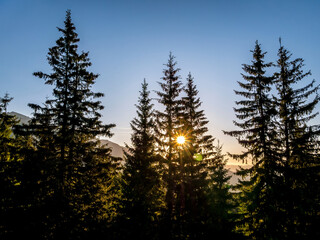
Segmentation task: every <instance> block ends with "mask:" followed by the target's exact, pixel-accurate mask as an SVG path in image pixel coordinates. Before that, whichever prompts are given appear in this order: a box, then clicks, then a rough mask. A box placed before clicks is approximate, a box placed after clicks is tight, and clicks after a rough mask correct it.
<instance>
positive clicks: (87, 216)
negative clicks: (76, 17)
mask: <svg viewBox="0 0 320 240" xmlns="http://www.w3.org/2000/svg"><path fill="white" fill-rule="evenodd" d="M58 30H59V32H61V33H62V36H61V37H60V38H59V39H58V40H57V41H56V45H55V46H54V47H52V48H50V49H49V53H48V57H47V59H48V62H49V65H50V66H51V67H52V73H50V74H46V73H43V72H36V73H34V75H35V76H37V77H39V78H42V79H44V80H45V84H48V85H53V86H54V89H53V98H52V99H47V100H46V102H45V104H44V106H43V107H41V106H39V105H36V104H30V105H29V106H30V107H31V108H32V109H33V110H34V117H33V119H32V122H31V124H30V126H28V127H26V128H25V129H26V130H25V131H27V133H28V134H31V135H32V136H34V147H35V152H34V153H29V154H28V156H27V157H28V159H29V160H28V161H27V164H26V165H29V166H30V168H31V169H32V170H34V169H35V166H37V167H39V169H36V171H37V174H36V175H39V178H40V179H34V178H31V179H30V184H31V183H34V182H35V181H40V183H41V184H39V185H35V186H33V187H34V188H35V189H34V191H38V192H40V194H42V196H40V197H37V199H36V200H35V202H34V205H35V206H32V209H37V208H38V209H37V210H39V208H41V209H46V210H45V211H44V212H43V213H42V214H44V216H43V217H44V219H45V220H44V222H42V221H40V222H42V223H43V225H44V226H43V227H44V228H46V229H47V232H45V233H44V234H45V235H46V236H45V237H47V238H64V239H68V238H72V239H74V238H76V237H79V236H80V235H81V237H82V238H86V237H88V236H89V234H90V233H92V232H101V231H102V229H99V228H101V227H102V228H104V225H105V224H106V222H107V221H109V220H110V219H111V218H112V217H113V215H114V210H112V209H114V201H115V199H113V198H114V197H113V196H115V195H116V194H114V193H112V192H110V191H113V189H114V186H113V185H112V179H113V176H112V175H114V174H116V168H115V167H116V166H115V164H114V163H112V161H111V157H110V149H109V148H107V147H105V146H101V144H100V143H99V141H98V139H97V137H98V136H107V137H110V136H111V135H112V134H111V132H110V129H111V128H112V127H113V126H114V125H113V124H109V125H104V124H102V122H101V120H100V117H101V114H100V113H99V111H101V110H102V109H103V106H102V105H101V102H100V101H99V100H96V99H99V98H101V97H103V94H102V93H95V92H93V91H92V85H93V84H94V83H95V80H96V79H97V77H98V75H97V74H94V73H92V72H89V71H88V67H90V66H91V62H90V60H89V58H88V52H82V53H81V54H79V53H78V46H77V43H78V42H79V38H78V35H77V33H76V32H75V27H74V24H73V23H72V21H71V13H70V11H67V14H66V19H65V22H64V28H58ZM39 163H40V164H39ZM31 185H32V184H31ZM37 187H38V188H37ZM110 189H111V190H110ZM31 192H32V191H31ZM42 199H46V201H42ZM44 203H45V204H44ZM42 237H44V236H42Z"/></svg>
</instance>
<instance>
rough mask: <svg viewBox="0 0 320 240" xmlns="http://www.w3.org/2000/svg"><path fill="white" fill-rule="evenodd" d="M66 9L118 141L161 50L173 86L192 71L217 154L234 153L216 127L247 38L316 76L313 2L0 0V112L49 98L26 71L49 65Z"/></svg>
mask: <svg viewBox="0 0 320 240" xmlns="http://www.w3.org/2000/svg"><path fill="white" fill-rule="evenodd" d="M67 9H70V10H71V17H72V20H73V22H74V24H75V26H76V32H77V33H78V35H79V38H80V42H79V50H80V51H86V52H87V51H89V57H90V59H91V62H92V66H91V67H90V70H91V71H92V72H94V73H98V74H99V75H100V76H99V78H98V79H97V82H96V84H95V86H94V90H95V91H100V92H103V93H104V94H105V97H104V98H103V99H102V103H103V105H104V106H105V109H104V110H103V111H102V115H103V117H102V120H103V122H104V123H115V124H116V125H117V126H116V127H115V128H114V129H113V133H114V136H113V137H112V138H111V141H114V142H116V143H118V144H120V145H124V142H126V143H128V144H130V134H131V130H130V121H131V120H132V119H133V117H135V111H136V108H135V106H134V105H135V104H136V103H137V99H138V97H139V91H140V89H141V83H142V82H143V79H144V78H146V81H147V82H148V84H149V90H150V91H151V97H152V98H156V94H155V92H154V91H157V90H160V86H159V84H158V82H159V81H161V77H162V76H163V72H162V71H163V69H164V65H163V64H165V63H166V62H167V60H168V56H169V52H170V51H171V52H172V53H173V55H174V56H176V61H177V66H178V67H179V68H180V69H181V71H180V72H179V74H180V76H181V80H182V81H183V83H184V84H185V83H186V77H187V75H188V73H189V72H191V74H192V75H193V77H194V81H195V84H196V85H197V88H198V90H199V97H200V99H201V101H202V102H203V104H202V109H203V110H204V111H205V114H206V116H207V118H208V120H209V124H208V128H209V133H210V134H212V135H213V136H214V137H215V138H216V142H217V141H219V142H220V144H222V145H223V149H224V152H231V153H236V152H239V151H241V147H240V146H239V145H238V144H237V141H236V140H235V139H234V138H232V137H230V136H226V135H224V134H223V132H222V130H234V129H235V127H234V125H233V121H234V120H236V119H235V115H234V111H233V108H234V107H235V106H236V105H235V101H236V100H239V98H238V97H237V96H236V95H235V94H234V90H236V89H239V87H238V84H237V81H242V77H241V73H243V71H242V64H250V62H251V60H252V54H251V52H250V50H252V49H253V48H254V45H255V41H256V40H258V41H259V43H260V44H261V47H262V50H263V51H266V52H267V54H266V58H265V59H266V61H276V59H277V51H278V49H279V37H281V39H282V44H283V45H284V46H285V48H287V49H288V50H289V51H290V52H291V53H292V58H298V57H302V58H303V59H304V60H305V70H311V72H312V76H311V78H309V79H308V80H309V81H310V80H312V79H315V80H316V81H317V82H319V79H320V68H319V65H320V60H319V56H320V47H319V43H320V27H319V23H320V14H319V11H320V1H317V0H314V1H312V0H305V1H302V0H301V1H297V0H291V1H285V0H282V1H280V0H260V1H256V0H221V1H218V0H211V1H209V0H208V1H203V0H161V1H155V0H154V1H152V0H145V1H143V0H135V1H130V0H127V1H125V0H114V1H108V0H104V1H97V0H91V1H87V0H86V1H82V0H54V1H53V0H28V1H25V0H0V31H1V37H0V96H1V97H2V96H3V95H4V94H5V93H9V94H10V96H11V97H13V98H14V99H13V101H12V102H11V104H10V105H9V108H8V110H9V111H15V112H19V113H21V114H24V115H27V116H31V114H32V110H31V109H30V108H29V107H28V103H36V104H41V103H43V102H44V101H45V99H46V98H50V97H51V92H52V86H46V85H44V82H43V80H41V79H38V78H36V77H34V76H33V75H32V73H33V72H37V71H42V72H47V73H49V72H50V71H51V69H50V66H49V65H48V63H47V60H46V56H47V53H48V49H49V48H50V47H53V46H54V45H55V41H56V40H57V39H58V38H59V37H60V33H59V32H58V30H57V27H63V21H64V19H65V13H66V10H67ZM270 74H271V73H270ZM154 104H155V108H159V106H158V104H157V102H156V101H154ZM317 110H319V107H317ZM317 121H318V120H317Z"/></svg>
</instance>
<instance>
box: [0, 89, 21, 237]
mask: <svg viewBox="0 0 320 240" xmlns="http://www.w3.org/2000/svg"><path fill="white" fill-rule="evenodd" d="M11 100H12V98H10V97H9V95H8V94H6V95H5V96H4V97H3V98H0V193H1V194H0V216H1V217H0V238H1V239H6V238H11V236H12V235H13V233H14V232H15V231H16V229H17V225H18V222H19V220H18V219H17V216H18V215H19V214H21V208H20V205H21V201H20V194H21V181H22V178H21V160H22V158H21V154H20V150H21V147H22V140H21V139H19V138H17V137H16V136H15V135H14V134H13V128H14V126H15V125H16V124H17V123H18V120H17V119H16V117H15V116H12V115H9V114H8V113H7V107H8V104H9V103H10V101H11Z"/></svg>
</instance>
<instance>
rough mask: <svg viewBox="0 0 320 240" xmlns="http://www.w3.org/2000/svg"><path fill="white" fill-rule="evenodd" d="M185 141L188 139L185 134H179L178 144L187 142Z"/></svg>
mask: <svg viewBox="0 0 320 240" xmlns="http://www.w3.org/2000/svg"><path fill="white" fill-rule="evenodd" d="M185 141H186V139H185V137H184V136H178V137H177V143H178V144H180V145H182V144H184V143H185Z"/></svg>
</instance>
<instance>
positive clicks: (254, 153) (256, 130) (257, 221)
mask: <svg viewBox="0 0 320 240" xmlns="http://www.w3.org/2000/svg"><path fill="white" fill-rule="evenodd" d="M251 52H252V54H253V60H252V64H251V65H247V64H244V65H243V70H244V71H245V73H246V74H247V75H246V74H242V77H243V79H244V80H245V81H244V82H238V83H239V86H240V87H241V88H242V90H241V91H235V93H236V94H237V95H238V96H241V97H243V98H244V99H242V100H240V101H237V102H236V104H237V105H238V106H239V107H238V108H235V109H234V111H235V113H236V117H237V118H238V119H239V121H234V124H235V126H237V127H238V128H239V130H235V131H225V133H226V134H228V135H230V136H233V137H236V138H237V140H238V142H239V143H240V145H242V146H243V147H244V148H245V149H246V151H244V152H243V153H241V154H233V155H232V157H234V158H235V159H238V160H242V161H246V162H247V161H248V160H251V162H252V167H250V168H249V169H242V170H241V171H239V172H238V174H239V175H240V176H241V177H242V178H245V177H249V180H248V181H247V180H245V179H244V180H241V181H240V184H239V186H238V191H240V193H239V195H240V196H239V198H240V216H239V226H238V229H239V230H240V231H242V232H243V233H244V234H245V235H247V236H249V238H250V239H281V237H279V234H280V233H281V231H282V229H281V227H282V226H281V223H280V224H279V217H280V216H279V214H280V213H281V211H280V209H279V206H278V205H279V204H278V203H277V201H276V199H277V198H276V195H277V184H278V183H279V181H280V180H279V159H278V155H277V144H278V143H277V142H275V141H274V139H275V135H276V131H275V125H274V121H273V119H274V114H275V111H274V104H273V101H272V97H271V94H270V91H271V86H272V84H273V77H272V76H271V77H268V76H266V70H267V69H268V68H269V67H271V66H272V63H265V62H264V57H265V54H266V53H264V52H262V50H261V47H260V44H258V42H256V44H255V49H254V50H253V51H251ZM280 215H281V214H280Z"/></svg>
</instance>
